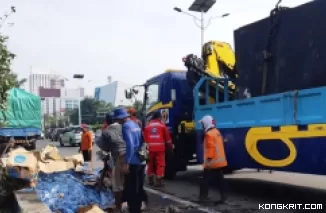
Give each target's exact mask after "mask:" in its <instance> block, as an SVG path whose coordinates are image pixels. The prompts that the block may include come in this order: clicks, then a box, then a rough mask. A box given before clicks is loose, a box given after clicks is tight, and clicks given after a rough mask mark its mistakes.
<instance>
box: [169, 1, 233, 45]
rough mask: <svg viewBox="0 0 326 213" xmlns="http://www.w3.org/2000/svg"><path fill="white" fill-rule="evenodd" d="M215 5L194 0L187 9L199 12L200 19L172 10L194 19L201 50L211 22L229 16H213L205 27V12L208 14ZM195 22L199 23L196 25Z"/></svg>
mask: <svg viewBox="0 0 326 213" xmlns="http://www.w3.org/2000/svg"><path fill="white" fill-rule="evenodd" d="M215 3H216V0H195V1H194V2H193V3H192V5H191V6H190V7H189V11H193V12H200V18H198V17H197V16H195V15H193V14H191V13H189V12H187V11H183V10H182V9H181V8H179V7H174V8H173V9H174V10H175V11H176V12H178V13H183V14H185V15H187V16H190V17H192V18H193V19H194V22H195V24H196V26H197V27H199V28H200V40H201V41H200V44H201V48H202V47H203V46H204V39H205V37H204V36H205V35H204V34H205V30H206V29H207V28H208V26H209V25H210V23H211V21H212V20H213V19H216V18H225V17H227V16H229V15H230V13H225V14H223V15H220V16H214V17H210V18H209V19H208V22H207V24H206V25H205V17H204V14H205V13H206V12H208V11H209V10H210V9H211V7H212V6H213V5H214V4H215ZM197 21H198V22H199V23H200V24H198V23H197Z"/></svg>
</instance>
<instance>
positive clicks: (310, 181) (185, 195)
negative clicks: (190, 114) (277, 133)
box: [37, 141, 326, 213]
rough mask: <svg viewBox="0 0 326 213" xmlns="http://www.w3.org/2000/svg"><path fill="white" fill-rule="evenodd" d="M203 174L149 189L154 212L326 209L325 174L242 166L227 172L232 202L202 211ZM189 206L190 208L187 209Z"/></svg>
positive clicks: (196, 171)
mask: <svg viewBox="0 0 326 213" xmlns="http://www.w3.org/2000/svg"><path fill="white" fill-rule="evenodd" d="M49 143H52V144H56V145H57V146H58V148H59V150H60V153H61V154H62V155H63V156H66V155H72V154H75V153H77V152H78V148H76V147H60V145H59V143H57V142H49V141H39V142H38V145H37V147H38V148H42V147H45V146H46V145H47V144H49ZM97 150H98V148H97V147H95V150H94V157H95V153H96V151H97ZM94 165H95V167H99V166H101V162H99V161H95V163H94ZM200 174H201V168H200V167H198V166H197V167H190V168H189V170H188V171H187V172H182V173H179V174H178V175H177V178H176V179H175V180H173V181H166V182H165V184H166V185H165V188H164V190H158V189H155V188H154V189H153V190H154V191H153V193H151V192H149V197H150V204H151V205H150V207H151V208H152V209H154V210H153V211H151V212H164V211H165V210H164V208H165V207H166V206H169V205H173V206H179V207H180V208H181V209H182V210H181V212H214V211H215V212H216V211H218V212H222V213H228V212H232V213H238V212H239V213H254V212H255V213H259V212H300V213H301V212H326V178H325V177H324V176H315V175H301V174H295V173H285V172H272V173H269V172H268V171H261V172H257V171H253V170H241V171H238V172H236V173H235V174H232V175H227V176H226V178H227V183H228V191H229V199H228V203H227V204H225V205H218V206H216V205H214V204H213V202H211V203H210V202H208V203H205V204H200V205H201V207H203V208H202V210H201V211H200V210H198V209H197V208H192V207H193V206H194V205H197V203H196V198H197V195H198V191H199V187H198V183H199V179H200ZM149 190H152V189H149ZM160 192H162V193H163V194H160ZM167 195H171V196H172V198H171V199H170V198H169V196H167ZM210 197H211V199H212V200H213V201H214V200H217V199H218V198H219V194H218V190H217V189H216V187H215V186H213V187H212V189H211V191H210ZM176 198H180V199H182V200H178V199H176ZM173 200H176V201H173ZM183 201H190V202H191V203H184V202H183ZM259 204H323V207H324V209H325V210H311V209H310V210H307V209H306V210H303V209H302V208H303V206H302V207H301V209H300V208H299V206H298V205H297V206H296V208H297V209H296V210H280V209H279V210H266V209H259ZM185 206H186V207H189V208H188V209H187V210H185V209H184V207H185ZM207 209H208V210H207ZM213 210H214V211H213Z"/></svg>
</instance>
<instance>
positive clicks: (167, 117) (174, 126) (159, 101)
mask: <svg viewBox="0 0 326 213" xmlns="http://www.w3.org/2000/svg"><path fill="white" fill-rule="evenodd" d="M142 86H144V89H145V93H144V97H143V100H142V101H143V106H142V112H141V117H142V122H143V126H145V125H146V123H147V122H148V121H149V120H150V119H151V117H152V115H153V113H154V112H156V111H160V112H161V114H162V122H164V123H165V124H166V126H167V127H168V129H169V131H170V134H171V138H172V140H173V144H174V146H175V149H174V151H173V153H167V158H166V172H165V177H166V178H168V179H172V178H174V176H175V174H176V172H177V171H185V170H186V168H187V165H188V164H189V163H191V162H192V161H193V160H194V159H195V153H196V139H195V131H194V130H195V129H194V122H193V106H194V98H193V90H192V88H191V87H190V85H189V83H188V81H187V78H186V72H185V71H179V70H167V71H165V72H164V73H162V74H159V75H157V76H154V77H153V78H151V79H149V80H147V81H146V83H145V84H144V85H142ZM132 91H134V90H133V89H131V90H130V91H126V97H127V98H131V95H132V94H131V93H132Z"/></svg>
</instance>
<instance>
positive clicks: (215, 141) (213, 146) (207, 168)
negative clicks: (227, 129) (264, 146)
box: [199, 115, 228, 203]
mask: <svg viewBox="0 0 326 213" xmlns="http://www.w3.org/2000/svg"><path fill="white" fill-rule="evenodd" d="M199 122H200V123H201V124H202V127H203V131H204V134H205V137H204V165H203V166H204V172H203V178H202V181H201V184H200V193H199V200H200V201H205V200H207V198H208V191H209V186H210V182H211V181H212V180H214V181H215V180H216V181H217V183H218V187H219V190H220V195H221V198H220V201H218V202H219V203H223V202H225V201H226V194H225V187H226V185H225V180H224V175H223V171H222V169H223V168H224V167H226V166H227V165H228V164H227V161H226V157H225V151H224V145H223V138H222V135H221V133H220V131H218V130H217V129H216V128H215V122H214V119H213V117H212V116H210V115H206V116H204V117H203V118H202V119H201V120H200V121H199Z"/></svg>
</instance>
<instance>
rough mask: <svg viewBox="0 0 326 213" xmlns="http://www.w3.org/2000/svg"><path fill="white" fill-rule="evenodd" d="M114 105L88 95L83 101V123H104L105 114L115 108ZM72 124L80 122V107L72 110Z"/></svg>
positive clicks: (70, 114) (70, 115)
mask: <svg viewBox="0 0 326 213" xmlns="http://www.w3.org/2000/svg"><path fill="white" fill-rule="evenodd" d="M113 108H114V107H113V105H112V104H108V103H106V102H104V101H97V100H96V99H95V98H90V97H86V98H85V99H84V100H82V101H81V117H82V123H86V124H89V125H94V124H98V123H102V122H103V121H104V118H105V114H106V113H108V112H111V111H112V110H113ZM69 117H70V121H71V123H72V124H74V125H77V124H78V109H75V110H72V111H71V112H70V113H69Z"/></svg>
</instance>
